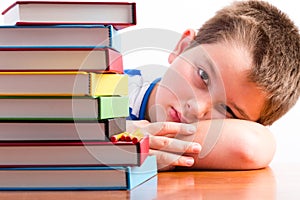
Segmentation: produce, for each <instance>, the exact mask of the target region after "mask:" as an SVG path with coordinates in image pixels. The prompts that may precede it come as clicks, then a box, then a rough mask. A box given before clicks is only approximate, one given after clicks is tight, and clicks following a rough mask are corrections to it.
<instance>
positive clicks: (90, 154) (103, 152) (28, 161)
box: [0, 136, 149, 167]
mask: <svg viewBox="0 0 300 200" xmlns="http://www.w3.org/2000/svg"><path fill="white" fill-rule="evenodd" d="M148 153H149V137H148V136H145V137H144V138H142V139H141V140H140V141H139V142H137V143H132V142H125V141H119V142H116V143H112V142H109V141H86V142H82V141H81V142H80V141H78V142H72V141H65V142H62V141H52V142H50V141H40V142H15V141H13V142H0V167H22V166H23V167H33V166H44V167H45V166H71V167H75V166H135V165H141V164H142V163H143V162H144V160H145V159H146V157H147V156H148Z"/></svg>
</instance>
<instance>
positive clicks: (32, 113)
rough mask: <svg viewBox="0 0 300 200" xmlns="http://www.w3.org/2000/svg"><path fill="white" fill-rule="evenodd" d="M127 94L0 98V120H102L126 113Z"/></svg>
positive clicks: (127, 107) (122, 115)
mask: <svg viewBox="0 0 300 200" xmlns="http://www.w3.org/2000/svg"><path fill="white" fill-rule="evenodd" d="M128 101H129V100H128V96H100V97H54V96H53V97H52V96H51V97H45V96H35V97H33V96H31V97H25V96H19V97H17V96H11V97H0V110H1V112H0V120H2V121H10V120H34V121H36V120H56V121H62V120H102V119H110V118H117V117H127V116H128V115H129V106H128Z"/></svg>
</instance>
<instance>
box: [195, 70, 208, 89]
mask: <svg viewBox="0 0 300 200" xmlns="http://www.w3.org/2000/svg"><path fill="white" fill-rule="evenodd" d="M198 74H199V76H200V78H201V79H202V80H203V81H204V83H205V84H206V85H208V82H209V77H208V74H207V73H206V72H205V71H204V70H203V69H199V70H198Z"/></svg>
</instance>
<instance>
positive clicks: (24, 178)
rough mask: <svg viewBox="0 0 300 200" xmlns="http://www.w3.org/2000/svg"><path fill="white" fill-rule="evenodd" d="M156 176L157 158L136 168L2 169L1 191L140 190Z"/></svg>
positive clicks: (149, 158) (152, 158)
mask: <svg viewBox="0 0 300 200" xmlns="http://www.w3.org/2000/svg"><path fill="white" fill-rule="evenodd" d="M156 175H157V163H156V157H155V156H148V157H147V159H146V160H145V162H144V163H143V164H142V165H141V166H134V167H130V166H124V167H120V166H118V167H44V168H42V167H40V168H39V167H32V168H0V190H132V189H136V190H137V189H139V188H140V189H142V188H143V184H146V183H147V182H148V181H151V180H152V178H154V182H151V184H157V182H156V181H157V179H155V178H156ZM149 183H150V182H149ZM150 186H151V185H150ZM148 187H149V185H148ZM151 187H154V188H156V185H152V186H151ZM132 194H133V195H138V194H136V192H133V190H132Z"/></svg>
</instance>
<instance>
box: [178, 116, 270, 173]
mask: <svg viewBox="0 0 300 200" xmlns="http://www.w3.org/2000/svg"><path fill="white" fill-rule="evenodd" d="M196 125H197V134H195V135H194V136H184V138H183V137H182V138H180V139H183V140H189V141H195V142H199V143H200V144H201V145H202V151H201V153H200V154H199V155H193V157H194V158H195V164H194V165H193V168H197V169H258V168H263V167H266V166H268V164H269V163H270V162H271V160H272V158H273V156H274V152H275V146H276V145H275V139H274V137H273V135H272V133H270V131H269V130H268V129H267V128H266V127H264V126H262V125H260V124H257V123H254V122H249V121H244V120H234V119H225V120H207V121H201V122H199V123H197V124H196Z"/></svg>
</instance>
